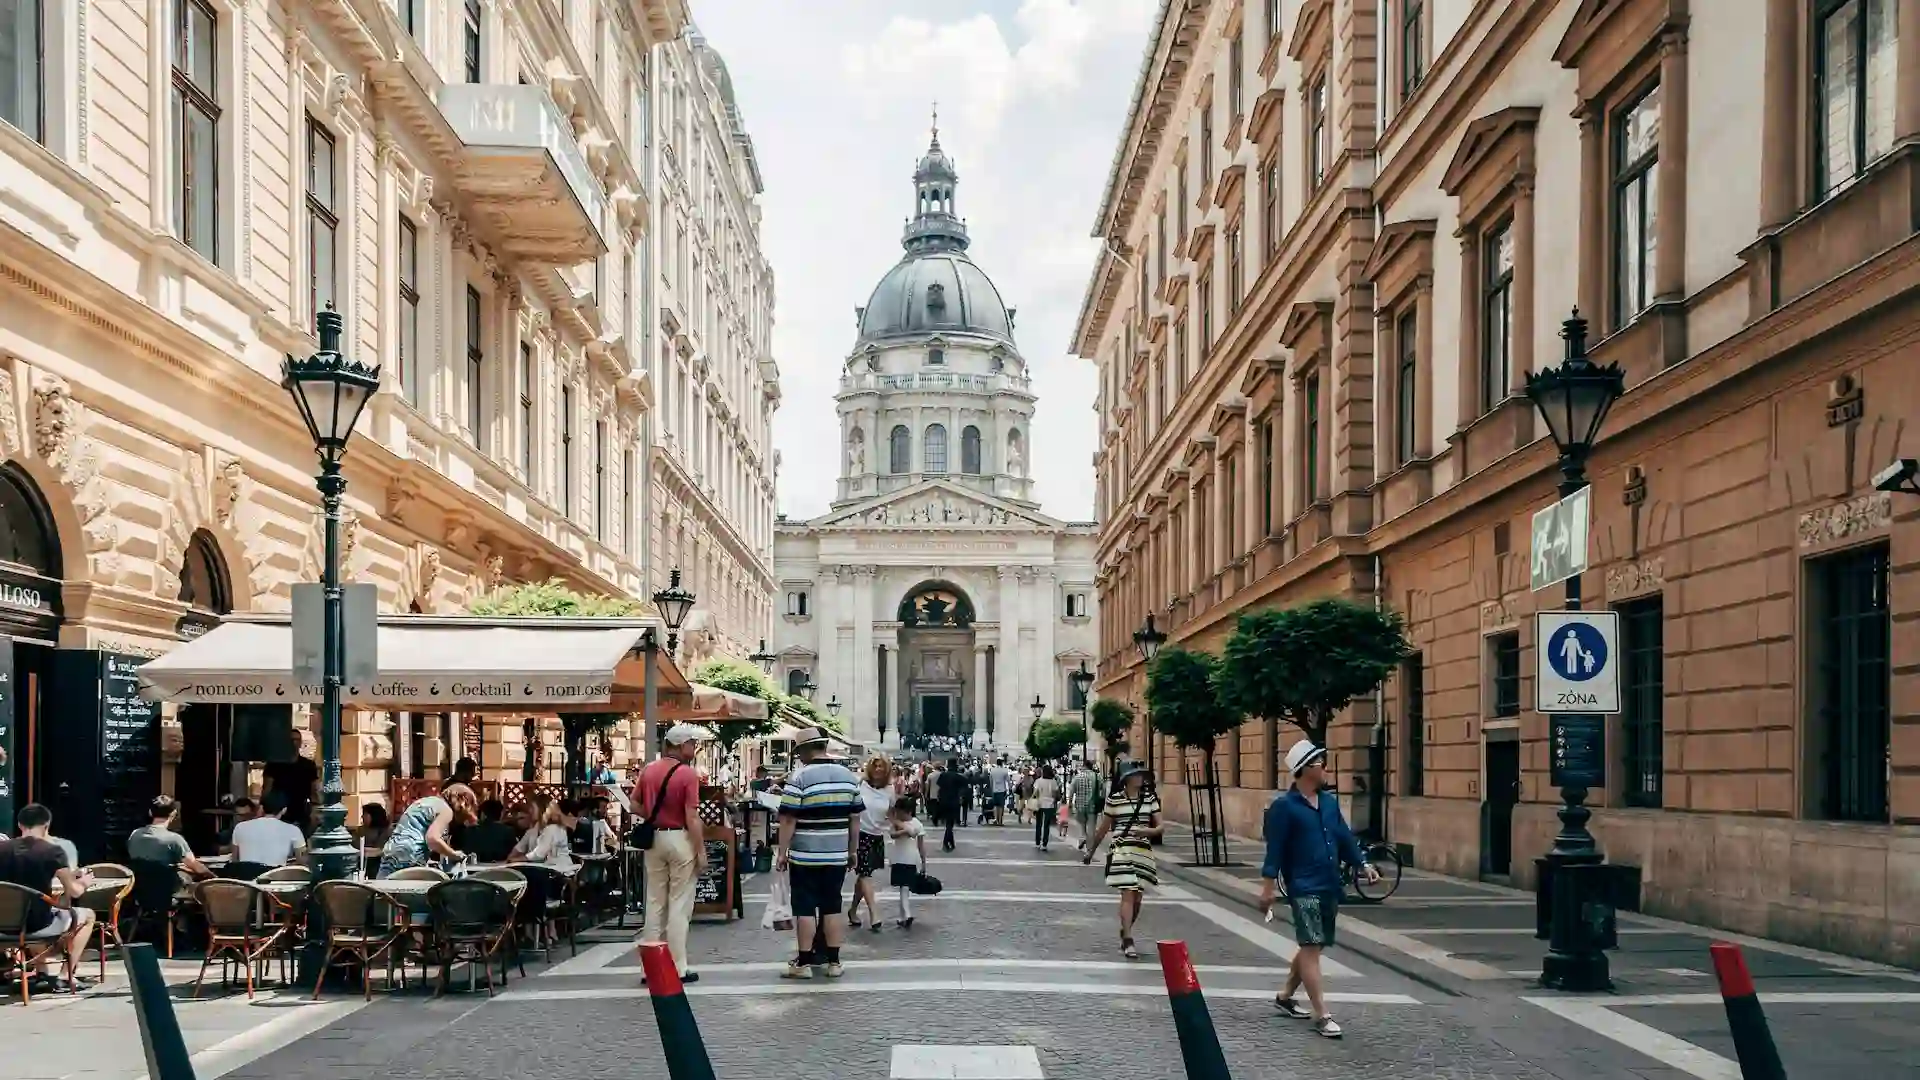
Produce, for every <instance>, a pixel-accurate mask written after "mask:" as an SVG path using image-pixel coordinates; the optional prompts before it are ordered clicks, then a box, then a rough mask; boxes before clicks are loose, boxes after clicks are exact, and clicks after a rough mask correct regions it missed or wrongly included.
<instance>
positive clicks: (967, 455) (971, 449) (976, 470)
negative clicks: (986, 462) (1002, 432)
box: [960, 424, 980, 476]
mask: <svg viewBox="0 0 1920 1080" xmlns="http://www.w3.org/2000/svg"><path fill="white" fill-rule="evenodd" d="M960 471H961V472H963V473H966V474H967V475H968V476H978V475H979V474H980V429H979V428H977V427H974V426H973V425H972V424H968V425H967V426H966V427H964V428H961V429H960Z"/></svg>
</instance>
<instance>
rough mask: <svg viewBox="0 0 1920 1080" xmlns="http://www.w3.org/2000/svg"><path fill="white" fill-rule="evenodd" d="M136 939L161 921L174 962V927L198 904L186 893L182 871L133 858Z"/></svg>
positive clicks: (167, 865)
mask: <svg viewBox="0 0 1920 1080" xmlns="http://www.w3.org/2000/svg"><path fill="white" fill-rule="evenodd" d="M127 865H129V866H131V867H132V868H133V909H134V923H133V931H134V936H136V937H137V936H139V932H140V927H141V926H142V925H144V924H146V923H149V922H154V921H158V922H159V924H160V925H161V926H162V927H163V928H164V929H165V931H166V945H167V959H169V960H171V959H173V924H174V921H175V920H176V919H177V918H179V916H180V914H181V912H182V911H184V910H186V909H187V908H189V907H192V906H193V905H194V904H195V903H196V901H195V900H194V899H193V897H192V894H191V893H188V892H186V891H185V890H186V885H185V883H184V882H183V881H182V879H181V876H180V870H179V869H178V868H177V867H175V866H173V865H172V864H171V863H163V862H160V861H158V860H155V859H133V860H131V861H130V862H129V863H128V864H127Z"/></svg>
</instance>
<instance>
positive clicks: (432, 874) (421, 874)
mask: <svg viewBox="0 0 1920 1080" xmlns="http://www.w3.org/2000/svg"><path fill="white" fill-rule="evenodd" d="M387 880H388V881H433V882H440V881H451V880H453V879H452V878H450V877H448V876H447V874H446V872H445V871H443V870H440V869H438V868H437V867H432V866H409V867H406V868H404V869H401V870H395V871H394V872H393V873H391V874H388V875H387ZM407 916H408V922H409V923H410V924H411V925H409V926H408V928H407V934H406V937H407V948H410V949H412V950H413V951H414V952H416V953H417V954H418V955H419V957H420V978H422V979H425V978H426V977H427V954H428V953H429V952H431V951H432V949H433V926H432V923H433V920H432V918H431V917H430V916H429V915H428V914H427V913H426V912H424V911H409V912H408V913H407Z"/></svg>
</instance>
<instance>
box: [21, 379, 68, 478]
mask: <svg viewBox="0 0 1920 1080" xmlns="http://www.w3.org/2000/svg"><path fill="white" fill-rule="evenodd" d="M79 419H80V417H79V406H77V405H75V404H74V401H73V391H72V390H70V389H69V388H68V387H67V381H66V380H65V379H60V378H55V377H52V376H47V377H44V378H42V379H40V380H39V381H38V383H37V384H36V385H35V386H34V388H33V448H34V450H35V451H36V452H37V453H38V454H39V455H40V456H41V457H43V458H45V459H46V460H47V463H48V464H49V465H53V466H55V467H64V466H65V465H66V464H67V461H68V459H69V457H70V456H71V454H72V450H73V443H74V436H75V435H76V434H77V431H78V428H79Z"/></svg>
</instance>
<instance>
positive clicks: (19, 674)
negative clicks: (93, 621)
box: [0, 462, 65, 835]
mask: <svg viewBox="0 0 1920 1080" xmlns="http://www.w3.org/2000/svg"><path fill="white" fill-rule="evenodd" d="M64 565H65V564H64V562H63V559H62V553H61V550H60V535H59V531H58V530H57V529H56V528H55V526H54V520H53V513H52V511H51V510H50V509H49V508H48V506H47V501H46V498H45V496H43V495H42V494H41V493H40V487H39V485H37V484H35V483H34V482H33V478H32V477H31V476H28V475H27V473H26V471H25V470H24V469H22V468H21V467H20V466H19V465H17V464H13V463H11V462H10V463H8V464H6V465H4V466H0V830H4V831H6V832H7V833H8V834H9V835H11V834H12V832H13V812H14V810H16V809H18V808H19V807H20V806H23V805H25V804H26V803H30V802H38V801H47V802H51V801H53V796H54V794H56V793H57V789H56V788H55V787H54V785H52V784H49V783H48V782H47V775H48V773H47V770H48V766H49V761H50V758H51V757H52V756H53V755H52V753H51V752H50V751H49V747H48V740H49V738H51V737H53V735H54V731H53V728H54V726H55V725H54V716H53V714H52V713H51V712H50V710H48V709H45V708H43V706H44V705H45V704H46V699H47V698H48V696H49V695H48V693H47V691H48V686H49V678H50V676H51V674H52V671H53V664H54V644H55V643H56V642H57V641H58V640H59V637H60V623H61V610H60V590H61V584H62V583H61V580H60V575H61V571H62V567H63V566H64Z"/></svg>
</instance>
